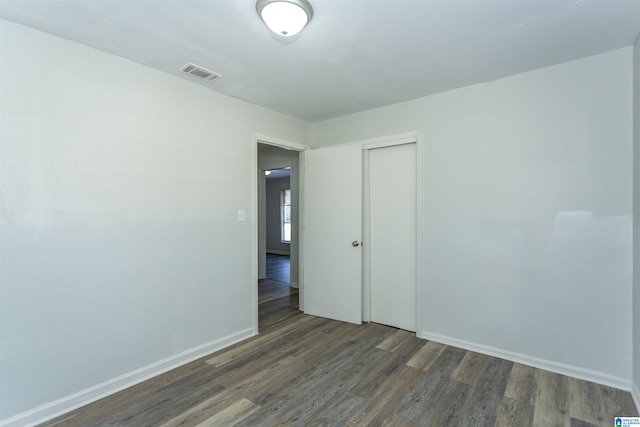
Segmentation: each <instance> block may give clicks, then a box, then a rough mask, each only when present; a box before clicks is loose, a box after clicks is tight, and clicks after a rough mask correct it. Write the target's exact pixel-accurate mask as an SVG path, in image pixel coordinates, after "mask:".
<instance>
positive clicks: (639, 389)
mask: <svg viewBox="0 0 640 427" xmlns="http://www.w3.org/2000/svg"><path fill="white" fill-rule="evenodd" d="M631 397H633V403H635V404H636V410H637V411H638V413H640V385H639V384H638V383H637V382H633V384H632V387H631Z"/></svg>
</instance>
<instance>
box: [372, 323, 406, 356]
mask: <svg viewBox="0 0 640 427" xmlns="http://www.w3.org/2000/svg"><path fill="white" fill-rule="evenodd" d="M415 335H416V334H415V333H413V332H409V331H405V330H402V329H398V331H397V332H396V333H395V334H393V335H391V336H390V337H387V338H386V339H385V340H384V341H382V342H381V343H380V344H378V346H377V347H376V348H379V349H380V350H386V351H390V352H392V353H393V352H394V351H396V349H397V348H398V347H400V346H401V345H402V343H403V342H404V341H405V340H407V339H409V338H411V337H415Z"/></svg>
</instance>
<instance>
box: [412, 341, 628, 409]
mask: <svg viewBox="0 0 640 427" xmlns="http://www.w3.org/2000/svg"><path fill="white" fill-rule="evenodd" d="M420 338H423V339H426V340H430V341H435V342H439V343H441V344H446V345H450V346H453V347H459V348H463V349H465V350H470V351H474V352H476V353H482V354H487V355H489V356H494V357H499V358H501V359H505V360H509V361H511V362H516V363H520V364H522V365H527V366H532V367H534V368H539V369H544V370H546V371H551V372H555V373H557V374H562V375H566V376H569V377H573V378H578V379H581V380H585V381H591V382H594V383H597V384H602V385H606V386H609V387H614V388H617V389H621V390H625V391H631V380H630V379H627V378H621V377H617V376H615V375H609V374H605V373H603V372H598V371H593V370H591V369H584V368H579V367H577V366H572V365H566V364H564V363H559V362H554V361H552V360H547V359H540V358H537V357H533V356H528V355H526V354H522V353H515V352H512V351H508V350H503V349H500V348H496V347H490V346H487V345H483V344H478V343H473V342H469V341H464V340H460V339H457V338H452V337H448V336H446V335H440V334H434V333H431V332H427V331H422V332H421V334H420ZM636 405H637V402H636Z"/></svg>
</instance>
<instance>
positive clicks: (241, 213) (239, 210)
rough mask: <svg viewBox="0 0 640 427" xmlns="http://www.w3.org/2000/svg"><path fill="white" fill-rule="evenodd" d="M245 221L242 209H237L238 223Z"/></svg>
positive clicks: (245, 216)
mask: <svg viewBox="0 0 640 427" xmlns="http://www.w3.org/2000/svg"><path fill="white" fill-rule="evenodd" d="M246 220H247V215H246V213H245V210H244V209H238V221H239V222H244V221H246Z"/></svg>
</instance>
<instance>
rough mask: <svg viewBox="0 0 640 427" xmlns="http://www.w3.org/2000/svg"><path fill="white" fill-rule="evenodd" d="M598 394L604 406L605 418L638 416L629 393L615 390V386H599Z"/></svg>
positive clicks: (639, 414)
mask: <svg viewBox="0 0 640 427" xmlns="http://www.w3.org/2000/svg"><path fill="white" fill-rule="evenodd" d="M600 394H601V395H602V399H603V402H604V406H605V415H604V417H605V420H608V419H614V417H638V416H640V413H638V409H637V408H636V405H635V403H633V398H632V397H631V393H628V392H626V391H622V390H617V389H615V388H611V387H606V386H600Z"/></svg>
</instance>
